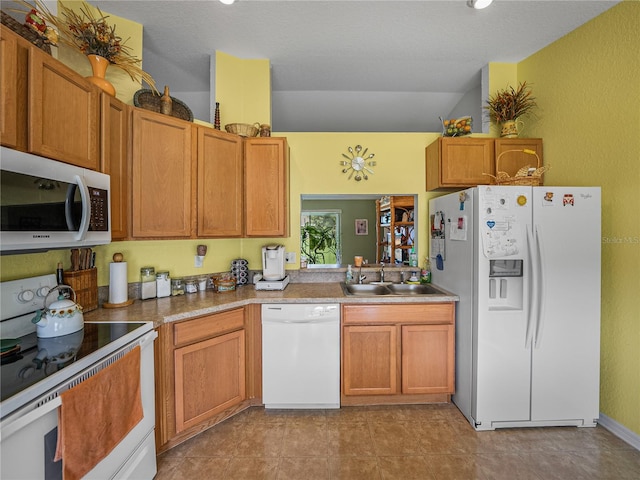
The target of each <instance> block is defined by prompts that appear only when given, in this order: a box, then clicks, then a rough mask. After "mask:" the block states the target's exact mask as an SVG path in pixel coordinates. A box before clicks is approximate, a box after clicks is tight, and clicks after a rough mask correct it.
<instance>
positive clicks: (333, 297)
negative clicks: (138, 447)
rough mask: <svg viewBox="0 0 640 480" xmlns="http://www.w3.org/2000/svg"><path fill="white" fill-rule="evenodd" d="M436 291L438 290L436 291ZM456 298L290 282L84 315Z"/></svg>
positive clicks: (122, 318) (153, 315) (168, 315)
mask: <svg viewBox="0 0 640 480" xmlns="http://www.w3.org/2000/svg"><path fill="white" fill-rule="evenodd" d="M439 290H442V289H441V288H439ZM458 300H459V298H458V296H457V295H455V294H452V293H450V292H446V291H443V295H407V296H403V295H381V296H350V295H345V294H344V292H343V290H342V287H341V285H340V283H338V282H327V283H290V284H289V285H287V287H286V288H285V289H284V290H278V291H258V290H256V289H255V288H254V286H253V285H245V286H241V287H238V288H236V290H235V291H231V292H223V293H217V292H214V291H213V290H210V289H207V290H205V291H202V292H196V293H187V294H184V295H179V296H176V297H164V298H153V299H148V300H139V299H137V300H135V301H134V303H133V304H131V305H129V306H127V307H122V308H102V307H100V308H98V309H97V310H93V311H91V312H86V313H85V314H84V319H85V321H88V322H106V321H109V322H133V321H135V322H141V321H145V322H153V323H154V325H155V326H156V327H157V326H160V325H162V324H163V323H170V322H175V321H178V320H186V319H188V318H192V317H199V316H202V315H208V314H211V313H216V312H221V311H224V310H229V309H232V308H238V307H243V306H245V305H249V304H252V303H257V304H262V303H282V302H285V303H341V304H342V303H350V304H355V303H369V304H371V303H380V304H390V303H437V302H455V301H458Z"/></svg>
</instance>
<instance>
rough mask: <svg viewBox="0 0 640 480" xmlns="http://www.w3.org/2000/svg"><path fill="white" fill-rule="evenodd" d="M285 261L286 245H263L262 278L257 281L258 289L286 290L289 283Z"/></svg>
mask: <svg viewBox="0 0 640 480" xmlns="http://www.w3.org/2000/svg"><path fill="white" fill-rule="evenodd" d="M284 262H285V258H284V245H265V246H264V247H262V279H261V280H259V281H257V282H256V283H255V285H256V290H284V288H285V287H286V286H287V285H288V283H289V276H288V275H285V272H284Z"/></svg>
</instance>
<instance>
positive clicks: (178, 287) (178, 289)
mask: <svg viewBox="0 0 640 480" xmlns="http://www.w3.org/2000/svg"><path fill="white" fill-rule="evenodd" d="M171 295H172V296H174V297H175V296H177V295H184V280H183V279H182V277H177V278H172V279H171Z"/></svg>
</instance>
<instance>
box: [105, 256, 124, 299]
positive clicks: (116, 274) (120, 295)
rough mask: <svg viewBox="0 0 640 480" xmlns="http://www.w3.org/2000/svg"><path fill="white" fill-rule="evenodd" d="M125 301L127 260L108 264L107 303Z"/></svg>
mask: <svg viewBox="0 0 640 480" xmlns="http://www.w3.org/2000/svg"><path fill="white" fill-rule="evenodd" d="M126 301H127V262H111V263H110V264H109V303H115V304H117V303H124V302H126Z"/></svg>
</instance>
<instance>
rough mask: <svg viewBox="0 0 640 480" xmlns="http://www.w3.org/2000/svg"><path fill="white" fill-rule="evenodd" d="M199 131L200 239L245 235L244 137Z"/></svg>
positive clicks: (205, 130) (208, 129) (206, 130)
mask: <svg viewBox="0 0 640 480" xmlns="http://www.w3.org/2000/svg"><path fill="white" fill-rule="evenodd" d="M197 129H198V229H197V231H198V237H241V236H242V219H243V212H242V186H243V183H242V138H241V137H239V136H238V135H231V134H228V133H225V132H220V131H218V130H214V129H212V128H207V127H197Z"/></svg>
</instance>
